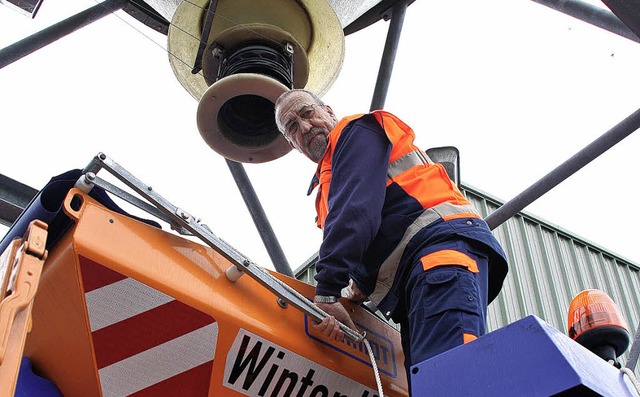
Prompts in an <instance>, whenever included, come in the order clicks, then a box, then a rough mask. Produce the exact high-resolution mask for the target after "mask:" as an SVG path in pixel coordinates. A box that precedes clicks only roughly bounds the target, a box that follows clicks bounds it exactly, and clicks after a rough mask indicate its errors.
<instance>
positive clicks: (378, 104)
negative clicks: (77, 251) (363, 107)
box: [370, 0, 409, 110]
mask: <svg viewBox="0 0 640 397" xmlns="http://www.w3.org/2000/svg"><path fill="white" fill-rule="evenodd" d="M408 3H409V2H408V1H406V0H405V1H399V2H397V3H395V4H394V5H393V7H392V8H391V22H390V23H389V31H388V33H387V40H386V42H385V45H384V51H383V53H382V59H381V61H380V69H379V70H378V79H377V81H376V87H375V89H374V90H373V98H372V100H371V108H370V110H378V109H383V108H384V102H385V100H386V98H387V91H388V90H389V81H390V80H391V73H392V72H393V64H394V63H395V60H396V53H397V51H398V43H399V42H400V34H401V33H402V25H403V24H404V16H405V14H406V13H407V7H408Z"/></svg>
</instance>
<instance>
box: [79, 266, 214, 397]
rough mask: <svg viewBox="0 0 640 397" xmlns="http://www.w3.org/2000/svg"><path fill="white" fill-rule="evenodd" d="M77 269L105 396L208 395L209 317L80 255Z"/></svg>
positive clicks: (211, 325)
mask: <svg viewBox="0 0 640 397" xmlns="http://www.w3.org/2000/svg"><path fill="white" fill-rule="evenodd" d="M80 272H81V274H82V282H83V284H84V289H85V300H86V303H87V311H88V314H89V324H90V326H91V336H92V339H93V345H94V351H95V357H96V364H97V368H98V374H99V376H100V384H101V387H102V395H103V396H104V397H112V396H136V397H142V396H178V395H179V396H185V397H187V396H188V397H196V396H201V397H206V396H208V392H209V381H210V378H211V369H212V365H213V359H214V357H215V350H216V341H217V339H218V324H217V323H216V322H215V320H214V319H213V317H211V316H209V315H207V314H205V313H202V312H200V311H198V310H196V309H194V308H192V307H190V306H188V305H185V304H183V303H181V302H179V301H177V300H175V299H173V298H172V297H170V296H168V295H166V294H163V293H162V292H160V291H158V290H155V289H153V288H151V287H149V286H147V285H145V284H142V283H141V282H139V281H136V280H134V279H132V278H128V277H126V276H123V275H122V274H120V273H117V272H114V271H113V270H111V269H108V268H106V267H104V266H102V265H100V264H98V263H96V262H93V261H91V260H89V259H87V258H84V257H81V258H80Z"/></svg>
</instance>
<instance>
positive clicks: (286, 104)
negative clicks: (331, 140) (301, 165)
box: [276, 91, 337, 163]
mask: <svg viewBox="0 0 640 397" xmlns="http://www.w3.org/2000/svg"><path fill="white" fill-rule="evenodd" d="M276 122H277V124H278V127H279V128H280V130H281V131H282V132H283V135H284V136H285V138H287V140H288V141H289V143H291V146H293V147H294V148H296V149H297V150H298V151H299V152H301V153H302V154H304V155H305V156H307V157H308V158H309V159H310V160H311V161H313V162H315V163H317V162H318V161H320V159H321V158H322V155H323V154H324V152H325V150H326V149H327V143H328V140H327V136H328V135H329V132H330V131H331V130H332V129H333V127H335V125H336V123H337V120H336V117H335V115H334V114H333V110H331V108H330V107H329V106H326V105H322V106H321V105H318V104H317V103H316V102H315V101H314V100H313V98H312V97H311V96H310V95H309V94H307V93H306V92H303V91H296V92H293V93H291V94H288V95H287V96H286V97H285V98H284V100H283V101H282V102H281V103H280V104H279V106H278V108H277V109H276Z"/></svg>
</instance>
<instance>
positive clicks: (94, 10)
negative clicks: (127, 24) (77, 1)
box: [0, 0, 129, 69]
mask: <svg viewBox="0 0 640 397" xmlns="http://www.w3.org/2000/svg"><path fill="white" fill-rule="evenodd" d="M127 3H129V0H106V1H104V2H102V3H100V4H97V5H95V6H93V7H91V8H88V9H86V10H84V11H82V12H80V13H78V14H76V15H74V16H72V17H69V18H67V19H65V20H64V21H61V22H58V23H56V24H55V25H52V26H49V27H48V28H45V29H43V30H41V31H40V32H38V33H34V34H32V35H31V36H29V37H26V38H24V39H22V40H20V41H18V42H16V43H14V44H11V45H9V46H8V47H5V48H3V49H2V50H0V69H2V68H4V67H5V66H7V65H9V64H11V63H13V62H15V61H17V60H18V59H20V58H22V57H25V56H27V55H29V54H31V53H32V52H35V51H36V50H39V49H40V48H43V47H45V46H47V45H49V44H51V43H53V42H54V41H56V40H58V39H60V38H62V37H64V36H66V35H68V34H70V33H73V32H75V31H76V30H78V29H80V28H82V27H85V26H87V25H89V24H91V23H92V22H95V21H97V20H98V19H100V18H102V17H105V16H107V15H109V14H111V13H113V12H114V11H118V10H120V9H122V8H123V7H124V6H125V5H127Z"/></svg>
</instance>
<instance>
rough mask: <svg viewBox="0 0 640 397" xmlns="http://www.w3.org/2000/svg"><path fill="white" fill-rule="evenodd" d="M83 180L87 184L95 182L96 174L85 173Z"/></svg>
mask: <svg viewBox="0 0 640 397" xmlns="http://www.w3.org/2000/svg"><path fill="white" fill-rule="evenodd" d="M84 179H85V181H87V182H93V181H95V180H96V174H94V173H93V172H87V173H86V174H85V175H84Z"/></svg>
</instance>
